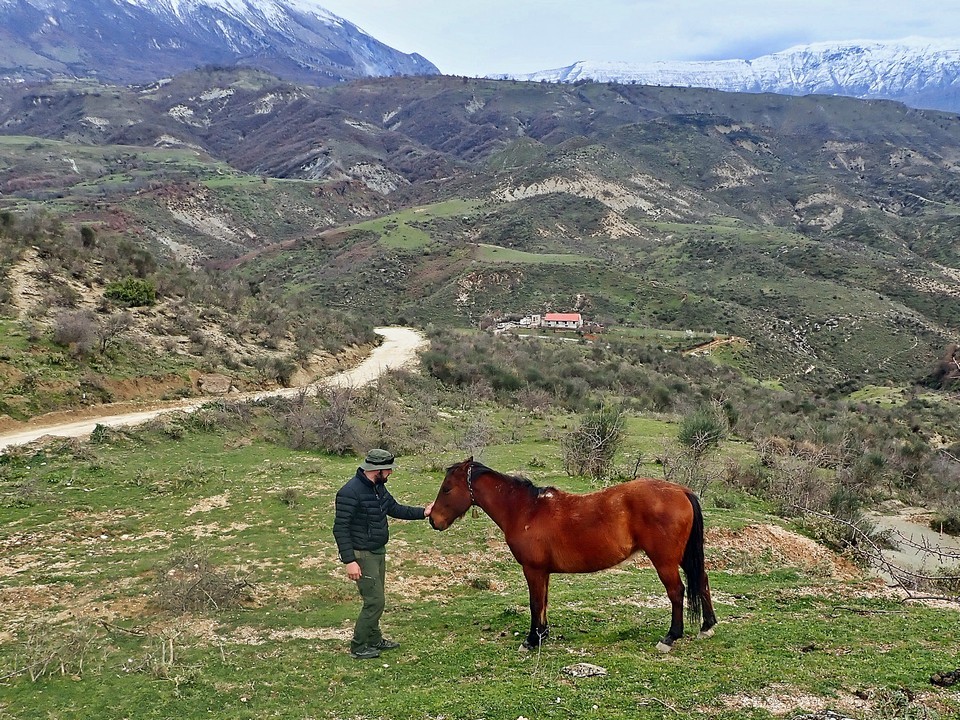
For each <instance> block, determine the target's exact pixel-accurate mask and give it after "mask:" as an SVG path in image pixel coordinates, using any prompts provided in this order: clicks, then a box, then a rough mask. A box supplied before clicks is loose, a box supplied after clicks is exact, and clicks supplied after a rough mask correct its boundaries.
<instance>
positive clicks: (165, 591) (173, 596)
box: [157, 549, 253, 612]
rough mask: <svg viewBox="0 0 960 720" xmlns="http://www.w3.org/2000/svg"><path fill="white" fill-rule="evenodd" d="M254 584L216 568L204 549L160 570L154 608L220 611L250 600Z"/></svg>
mask: <svg viewBox="0 0 960 720" xmlns="http://www.w3.org/2000/svg"><path fill="white" fill-rule="evenodd" d="M252 590H253V583H251V582H250V581H249V579H248V576H246V575H241V574H240V573H239V572H238V571H236V570H221V569H219V568H217V567H216V566H215V565H214V564H213V563H212V562H211V561H210V559H209V557H208V556H207V553H206V552H205V551H204V550H203V549H190V550H186V551H185V552H183V553H181V554H179V555H177V556H175V557H174V558H173V559H172V560H171V561H170V562H169V563H168V564H167V565H166V566H164V567H162V568H160V570H159V573H158V578H157V604H158V605H159V606H160V607H161V608H163V609H165V610H173V611H175V612H188V611H190V610H210V609H213V610H223V609H225V608H231V607H238V606H240V605H242V604H243V603H244V602H246V601H249V600H250V592H251V591H252Z"/></svg>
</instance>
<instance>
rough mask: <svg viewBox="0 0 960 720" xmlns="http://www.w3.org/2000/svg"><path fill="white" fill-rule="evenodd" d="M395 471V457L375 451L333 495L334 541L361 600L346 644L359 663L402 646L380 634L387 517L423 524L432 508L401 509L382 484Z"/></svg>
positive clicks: (388, 533)
mask: <svg viewBox="0 0 960 720" xmlns="http://www.w3.org/2000/svg"><path fill="white" fill-rule="evenodd" d="M394 467H395V458H394V456H393V453H391V452H388V451H387V450H382V449H380V448H374V449H373V450H371V451H370V452H368V453H367V456H366V458H364V460H363V463H362V464H361V465H360V467H358V468H357V474H356V475H354V476H353V477H352V478H351V479H350V480H349V481H347V483H346V485H344V486H343V487H342V488H340V490H339V491H338V492H337V504H336V516H335V517H334V520H333V537H334V539H335V540H336V541H337V550H338V552H339V556H340V562H342V563H343V564H344V565H345V566H346V571H347V577H348V578H350V579H351V580H354V581H356V583H357V590H359V591H360V597H361V598H362V599H363V608H362V609H361V610H360V617H358V618H357V625H356V627H355V628H354V630H353V640H352V641H351V642H350V654H351V655H352V656H353V657H355V658H357V659H358V660H364V659H367V658H376V657H380V651H381V650H392V649H393V648H395V647H399V646H400V643H397V642H394V641H393V640H388V639H387V638H385V637H384V636H383V634H382V633H381V632H380V616H381V615H383V607H384V603H385V598H384V585H385V583H386V578H387V563H386V554H387V548H386V545H387V540H388V539H389V538H390V529H389V527H388V526H387V516H388V515H389V516H390V517H393V518H398V519H400V520H423V519H424V518H425V517H429V516H430V511H431V510H432V509H433V503H430V504H429V505H427V506H426V507H425V508H422V507H412V506H410V505H401V504H400V503H398V502H397V501H396V500H394V499H393V495H391V494H390V492H389V491H388V490H387V488H386V487H385V485H384V483H386V482H387V478H388V477H390V473H391V472H393V469H394Z"/></svg>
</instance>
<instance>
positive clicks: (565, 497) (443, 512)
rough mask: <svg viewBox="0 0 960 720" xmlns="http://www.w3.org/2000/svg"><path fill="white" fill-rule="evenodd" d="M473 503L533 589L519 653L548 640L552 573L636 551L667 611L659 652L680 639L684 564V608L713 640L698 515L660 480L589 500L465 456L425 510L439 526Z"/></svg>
mask: <svg viewBox="0 0 960 720" xmlns="http://www.w3.org/2000/svg"><path fill="white" fill-rule="evenodd" d="M472 505H476V506H478V507H480V508H482V509H483V511H484V512H486V513H487V515H489V516H490V518H491V519H492V520H493V521H494V522H495V523H496V524H497V525H498V526H499V527H500V529H501V530H503V534H504V536H505V538H506V541H507V545H509V546H510V550H511V552H512V553H513V556H514V557H515V558H516V560H517V562H518V563H520V565H521V566H522V567H523V575H524V577H525V578H526V579H527V586H528V587H529V589H530V634H529V635H527V639H526V640H525V641H524V642H523V648H525V649H529V648H532V647H538V646H539V645H540V643H541V642H543V640H545V639H546V637H547V636H548V634H549V629H548V626H547V591H548V587H549V584H550V574H551V573H555V572H559V573H586V572H596V571H597V570H603V569H605V568H609V567H612V566H614V565H616V564H618V563H621V562H623V561H624V560H626V559H628V558H630V557H632V556H633V555H635V554H636V553H638V552H640V551H643V552H644V553H646V555H647V557H649V558H650V561H651V562H652V563H653V566H654V568H656V571H657V575H659V576H660V580H661V582H662V583H663V586H664V587H665V588H666V590H667V596H668V597H669V598H670V603H671V606H672V615H671V621H670V630H669V631H668V632H667V634H666V637H664V638H663V640H661V641H660V642H659V643H657V649H659V650H660V651H662V652H670V650H671V648H672V647H673V643H674V641H676V640H677V639H678V638H680V637H682V636H683V590H684V588H683V582H682V581H681V580H680V569H681V568H682V569H683V571H684V574H685V575H686V577H687V612H688V614H689V616H690V620H691V622H700V619H701V616H702V618H703V625H702V626H701V628H700V633H701V635H702V636H704V637H706V636H709V635H712V634H713V630H712V628H713V626H714V625H716V623H717V616H716V615H715V614H714V612H713V601H712V600H711V598H710V584H709V582H708V580H707V573H706V571H705V570H704V563H703V514H702V513H701V511H700V502H699V500H698V499H697V496H696V495H695V494H694V493H693V492H692V491H691V490H689V489H687V488H685V487H681V486H680V485H674V484H673V483H668V482H665V481H663V480H653V479H649V478H636V479H634V480H631V481H629V482H625V483H622V484H620V485H615V486H613V487H609V488H605V489H603V490H599V491H597V492H593V493H589V494H586V495H574V494H570V493H566V492H563V491H562V490H557V489H556V488H552V487H545V488H541V487H537V486H536V485H534V484H533V483H531V482H530V481H529V480H523V479H520V478H515V477H511V476H509V475H504V474H502V473H499V472H497V471H496V470H491V469H490V468H488V467H486V466H484V465H481V464H480V463H477V462H474V461H473V458H472V457H471V458H468V459H466V460H464V461H463V462H461V463H458V464H456V465H451V466H450V467H449V468H447V474H446V477H444V479H443V484H442V485H441V486H440V492H439V493H437V499H436V501H435V502H434V505H433V512H432V513H431V514H430V524H431V525H432V526H433V527H434V528H435V529H437V530H446V529H447V528H448V527H450V526H451V525H452V524H453V522H454V521H455V520H457V519H458V518H460V517H463V515H464V513H466V512H467V510H468V509H469V508H470V507H471V506H472Z"/></svg>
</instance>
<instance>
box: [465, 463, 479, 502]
mask: <svg viewBox="0 0 960 720" xmlns="http://www.w3.org/2000/svg"><path fill="white" fill-rule="evenodd" d="M467 490H469V491H470V505H471V506H472V505H476V504H477V498H476V497H475V496H474V494H473V463H470V465H469V466H468V467H467Z"/></svg>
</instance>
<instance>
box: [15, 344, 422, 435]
mask: <svg viewBox="0 0 960 720" xmlns="http://www.w3.org/2000/svg"><path fill="white" fill-rule="evenodd" d="M374 331H375V332H376V333H377V334H378V335H381V336H382V337H383V343H382V344H381V345H379V346H377V347H376V348H374V350H373V352H371V353H370V355H369V356H368V357H367V358H366V359H365V360H364V361H363V362H362V363H360V364H359V365H358V366H357V367H355V368H352V369H350V370H345V371H343V372H340V373H337V374H336V375H331V376H330V377H328V378H325V379H324V380H321V381H319V382H317V383H313V384H312V385H308V386H306V387H307V389H315V388H317V387H319V386H320V385H325V386H342V387H343V386H346V387H360V386H361V385H366V384H368V383H370V382H373V381H374V380H376V379H377V378H378V377H379V376H380V375H382V374H383V373H384V372H386V371H387V370H390V369H394V368H400V367H407V366H410V365H412V364H413V363H414V362H416V358H417V351H418V350H420V348H422V347H423V346H424V345H426V342H427V341H426V338H425V337H424V336H423V335H422V334H421V333H419V332H417V331H416V330H413V329H411V328H404V327H382V328H375V329H374ZM302 389H303V388H299V387H294V388H282V389H279V390H269V391H266V392H254V393H241V394H239V395H230V396H229V397H230V399H231V400H258V399H261V398H266V397H293V396H295V395H296V394H297V393H299V392H301V390H302ZM215 399H220V398H218V397H199V398H190V399H189V400H180V401H176V402H170V403H154V404H152V405H151V407H149V408H148V409H141V410H125V411H119V412H114V413H113V414H111V411H112V410H114V411H116V410H117V408H112V409H111V407H110V406H109V405H106V406H103V407H100V408H97V410H98V411H100V412H101V413H102V414H91V412H90V410H81V411H78V412H77V413H76V414H75V418H74V419H70V417H71V413H69V412H67V413H63V414H62V416H63V417H64V418H65V419H64V420H63V421H61V422H56V423H50V422H49V421H48V422H46V423H44V422H43V421H42V420H38V421H36V422H31V423H27V427H26V428H21V429H18V430H16V431H12V432H6V433H2V434H0V452H2V451H3V450H4V449H5V448H7V447H10V446H13V445H25V444H26V443H29V442H33V441H34V440H36V439H37V438H40V437H43V436H44V435H52V436H55V437H86V436H88V435H89V434H90V433H91V432H93V429H94V428H95V427H96V426H97V425H106V426H108V427H119V426H127V425H138V424H140V423H143V422H146V421H147V420H152V419H153V418H155V417H157V416H158V415H162V414H163V413H168V412H192V411H193V410H196V409H197V408H198V407H200V406H202V405H204V404H205V403H208V402H210V401H211V400H215Z"/></svg>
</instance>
